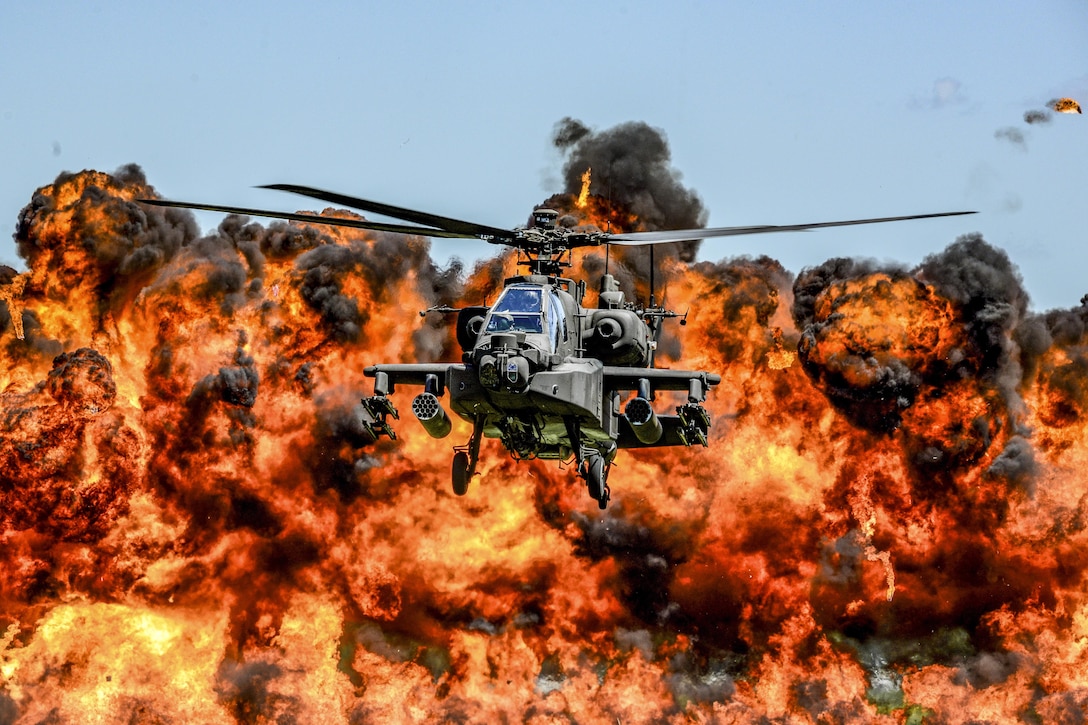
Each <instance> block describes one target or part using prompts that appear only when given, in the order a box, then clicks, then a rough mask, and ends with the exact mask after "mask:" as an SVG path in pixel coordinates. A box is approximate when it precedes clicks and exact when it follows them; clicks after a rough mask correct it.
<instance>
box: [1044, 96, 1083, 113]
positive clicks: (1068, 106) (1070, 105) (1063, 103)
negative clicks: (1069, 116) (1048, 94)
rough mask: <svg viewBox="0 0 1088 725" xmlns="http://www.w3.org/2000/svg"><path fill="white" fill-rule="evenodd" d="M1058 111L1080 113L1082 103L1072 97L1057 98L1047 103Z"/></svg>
mask: <svg viewBox="0 0 1088 725" xmlns="http://www.w3.org/2000/svg"><path fill="white" fill-rule="evenodd" d="M1047 105H1048V106H1050V107H1051V108H1053V109H1054V110H1055V111H1057V112H1058V113H1080V112H1081V111H1080V104H1079V103H1077V102H1076V101H1075V100H1073V99H1072V98H1057V99H1055V100H1053V101H1051V102H1050V103H1048V104H1047Z"/></svg>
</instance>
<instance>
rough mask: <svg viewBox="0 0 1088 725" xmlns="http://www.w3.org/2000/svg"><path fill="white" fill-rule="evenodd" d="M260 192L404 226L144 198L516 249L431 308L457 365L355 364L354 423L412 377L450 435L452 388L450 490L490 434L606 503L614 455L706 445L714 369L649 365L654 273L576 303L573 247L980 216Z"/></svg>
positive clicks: (376, 434)
mask: <svg viewBox="0 0 1088 725" xmlns="http://www.w3.org/2000/svg"><path fill="white" fill-rule="evenodd" d="M259 188H265V189H274V190H279V191H286V192H291V193H294V194H299V195H302V196H306V197H310V198H312V199H317V200H320V201H324V202H326V203H329V204H335V205H339V206H344V207H348V208H352V209H358V210H361V211H365V212H370V213H373V214H378V215H381V216H385V217H391V218H393V219H397V220H400V221H399V222H398V223H385V222H373V221H369V220H363V219H340V218H331V217H324V216H318V215H316V214H307V213H286V212H277V211H268V210H263V209H249V208H243V207H233V206H222V205H216V204H200V203H193V202H182V201H169V200H165V199H141V200H140V201H141V202H143V203H147V204H153V205H156V206H167V207H181V208H189V209H198V210H203V211H212V212H223V213H228V214H245V215H248V216H260V217H272V218H277V219H287V220H291V221H299V222H306V223H309V224H323V225H330V226H344V227H354V228H358V229H367V230H373V231H382V232H391V233H397V234H409V235H419V236H426V237H436V238H455V239H456V238H477V239H482V240H484V241H486V242H489V243H492V244H500V245H506V246H509V247H512V248H514V249H515V250H517V253H518V265H519V266H522V267H525V272H526V274H521V275H517V276H514V277H510V278H508V279H506V280H505V282H504V284H503V288H502V290H501V292H500V293H499V295H498V297H497V298H496V299H495V301H494V303H493V304H491V305H490V306H469V307H464V308H459V309H458V308H448V307H442V308H432V309H433V310H436V311H439V312H445V313H453V312H456V313H457V322H456V338H457V342H458V344H459V345H460V347H461V349H462V356H461V361H460V362H447V363H405V364H377V365H371V366H368V367H366V368H365V369H364V370H363V375H364V376H366V377H368V378H373V379H374V394H373V395H371V396H368V397H365V398H363V399H362V400H361V401H360V403H361V405H360V406H359V408H358V411H359V415H360V417H361V419H362V420H361V422H362V424H363V428H364V430H365V431H366V432H367V433H368V435H369V437H370V439H371V441H372V442H373V441H376V440H378V439H379V438H380V437H381V436H387V437H389V438H390V439H395V438H396V432H395V430H394V429H393V427H392V425H391V424H390V422H389V420H390V418H392V419H399V418H400V414H399V412H398V410H397V409H396V407H395V406H394V405H393V402H392V401H391V400H390V397H389V396H390V395H391V394H392V393H393V392H394V390H395V388H396V386H397V385H412V386H420V387H422V389H423V390H422V392H420V393H419V394H418V395H417V396H416V397H415V399H414V400H413V401H412V413H413V414H414V415H415V417H416V418H417V419H418V420H419V422H420V423H421V424H422V426H423V428H424V429H425V430H426V431H427V433H428V434H429V435H431V436H432V437H434V438H439V439H440V438H445V437H446V436H448V435H449V434H450V432H451V430H452V423H451V420H450V416H449V414H448V413H447V412H446V410H445V408H444V407H443V405H442V401H441V399H442V398H443V397H444V396H445V394H446V393H449V405H450V408H451V409H452V410H453V412H454V413H455V414H457V415H458V416H459V417H461V418H462V419H464V420H465V421H467V422H468V423H470V424H471V425H472V433H471V434H470V436H469V439H468V441H467V442H466V443H465V444H463V445H455V446H454V447H453V451H454V455H453V462H452V472H451V476H452V482H453V491H454V493H456V494H457V495H464V494H465V493H466V492H467V490H468V486H469V482H470V481H471V480H472V478H473V477H474V476H475V475H476V467H477V464H478V462H479V455H480V445H481V443H482V440H483V439H484V438H492V439H494V438H497V439H499V440H500V442H501V443H502V445H503V446H504V447H505V448H506V450H507V451H508V452H509V453H510V455H511V456H512V457H514V458H515V459H517V460H523V459H532V458H540V459H550V460H556V461H560V462H564V461H566V462H569V461H572V460H573V462H574V463H575V466H576V470H577V472H578V475H579V476H580V477H581V478H582V479H583V480H584V482H585V484H586V487H587V488H588V492H589V495H590V496H591V497H592V498H593V499H595V500H596V501H597V503H598V506H599V507H600V508H601V509H604V508H606V506H607V504H608V501H609V500H610V499H611V489H610V488H609V485H608V474H609V471H610V469H611V467H612V464H613V462H614V461H615V459H616V456H617V454H618V452H619V450H621V449H624V448H656V447H662V446H693V445H696V444H698V445H701V446H707V445H708V436H709V430H710V425H711V418H710V415H709V413H708V412H707V410H706V408H704V407H703V403H704V402H705V401H706V396H707V393H708V392H709V391H710V389H711V388H712V387H713V386H715V385H717V384H719V383H720V382H721V376H720V375H717V374H715V373H712V372H707V371H701V370H673V369H663V368H657V367H655V365H654V351H655V349H656V346H657V341H658V336H659V334H660V332H661V329H662V323H663V321H664V320H666V319H670V318H676V317H681V318H683V317H684V316H683V315H679V314H678V313H675V312H672V311H669V310H667V309H665V308H664V307H663V306H659V305H657V304H656V300H655V299H654V296H653V289H652V287H653V285H652V282H651V293H650V301H649V305H645V306H643V305H640V304H637V303H634V302H631V301H628V300H626V299H625V296H624V293H623V292H622V291H621V290H620V289H619V286H618V285H617V284H616V281H615V279H614V277H613V276H612V275H610V274H607V270H606V273H605V274H604V275H603V276H602V278H601V286H600V294H599V296H598V305H597V308H596V309H587V308H586V307H583V300H584V297H585V294H586V284H585V282H584V281H575V280H572V279H569V278H566V277H563V276H561V273H562V270H563V269H564V268H566V267H570V266H571V261H570V259H571V252H572V250H574V249H578V248H584V247H599V246H602V245H646V244H648V245H654V244H663V243H675V242H685V241H696V240H700V239H705V238H708V237H723V236H738V235H746V234H764V233H771V232H788V231H804V230H809V229H820V228H826V227H840V226H851V225H856V224H877V223H884V222H895V221H906V220H911V219H927V218H933V217H944V216H958V215H963V214H974V213H975V212H970V211H962V212H942V213H936V214H915V215H910V216H896V217H882V218H874V219H854V220H848V221H835V222H817V223H813V224H793V225H762V226H740V227H716V228H708V229H679V230H668V231H651V232H631V233H612V232H608V231H600V230H598V229H596V228H585V227H578V226H575V225H573V224H571V223H568V222H569V220H567V219H561V218H560V215H559V212H557V211H556V210H554V209H548V208H537V209H536V210H534V212H533V214H532V216H531V218H530V223H529V224H528V225H527V226H525V227H518V228H514V229H502V228H500V227H492V226H487V225H483V224H477V223H475V222H468V221H463V220H460V219H453V218H450V217H444V216H439V215H437V214H431V213H428V212H420V211H414V210H411V209H406V208H403V207H398V206H393V205H390V204H384V203H380V202H374V201H368V200H366V199H360V198H358V197H354V196H348V195H345V194H339V193H335V192H329V191H323V190H321V189H315V188H312V187H307V186H298V185H294V184H270V185H266V186H262V187H259ZM401 222H407V223H401ZM606 249H607V247H606ZM651 249H652V247H651ZM651 268H652V264H651ZM683 322H684V319H681V323H683ZM661 391H678V392H679V393H681V396H680V398H681V399H683V396H682V394H683V393H684V392H686V393H687V397H686V402H683V403H681V404H680V405H677V406H676V407H675V414H665V413H659V412H658V411H656V410H655V409H654V406H653V405H652V403H653V401H654V400H655V397H656V393H658V392H661ZM632 393H633V395H632ZM625 398H626V402H624V399H625Z"/></svg>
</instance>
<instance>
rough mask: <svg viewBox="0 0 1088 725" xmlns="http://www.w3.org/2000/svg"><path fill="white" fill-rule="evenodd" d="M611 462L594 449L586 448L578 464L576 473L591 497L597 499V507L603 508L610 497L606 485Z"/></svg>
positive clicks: (610, 491) (610, 492) (609, 490)
mask: <svg viewBox="0 0 1088 725" xmlns="http://www.w3.org/2000/svg"><path fill="white" fill-rule="evenodd" d="M611 467H612V464H611V463H609V462H608V461H606V460H605V457H604V456H603V455H601V453H600V452H599V451H597V450H595V449H592V448H590V449H588V450H587V451H586V452H585V454H584V456H583V457H582V462H581V463H579V464H578V473H579V475H581V477H582V478H583V479H585V482H586V487H587V488H589V495H590V497H591V498H594V499H596V500H597V507H598V508H600V509H602V510H603V509H605V508H606V507H607V506H608V502H609V500H610V499H611V498H612V489H610V488H609V487H608V469H610V468H611Z"/></svg>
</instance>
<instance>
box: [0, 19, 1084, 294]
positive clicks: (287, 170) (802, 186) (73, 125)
mask: <svg viewBox="0 0 1088 725" xmlns="http://www.w3.org/2000/svg"><path fill="white" fill-rule="evenodd" d="M0 27H3V28H4V29H5V33H4V39H3V41H2V43H0V165H2V169H3V173H2V174H0V263H6V264H10V265H12V266H15V267H17V268H22V263H21V260H19V259H18V257H17V255H16V253H15V248H14V244H13V243H12V242H11V241H10V240H11V234H12V233H13V232H14V229H15V223H16V220H17V217H18V213H19V210H20V209H21V208H22V207H23V206H24V205H25V204H27V203H28V202H29V201H30V199H31V196H32V194H33V192H34V190H35V189H36V188H38V187H39V186H42V185H45V184H47V183H49V182H51V181H52V180H53V179H54V178H55V177H56V175H57V174H58V173H59V172H60V171H62V170H69V171H78V170H81V169H85V168H93V169H98V170H101V171H112V170H114V169H116V168H117V167H119V166H121V165H123V164H126V163H130V162H135V163H138V164H140V165H141V166H142V167H143V168H144V171H145V172H146V174H147V176H148V179H149V181H150V182H151V183H152V184H153V185H154V186H155V187H156V188H157V190H158V191H159V193H160V194H162V195H163V196H165V197H167V198H175V199H184V200H194V201H207V202H212V203H221V204H235V205H242V206H260V207H266V208H276V209H282V210H285V211H293V210H296V209H300V208H312V205H309V204H308V203H307V202H306V201H305V200H303V199H298V200H296V199H294V198H292V197H290V196H288V195H285V194H282V193H280V192H274V191H267V190H259V189H253V188H252V187H253V186H254V185H256V184H265V183H275V182H290V183H298V184H308V185H312V186H318V187H321V188H327V189H333V190H337V191H342V192H345V193H348V194H354V195H358V196H362V197H365V198H372V199H377V200H381V201H386V202H389V203H392V204H397V205H401V206H408V207H412V208H418V209H424V210H428V211H433V212H435V213H439V214H443V215H447V216H455V217H460V218H466V219H470V220H473V221H479V222H481V223H485V224H491V225H496V226H514V225H517V224H521V223H523V222H524V221H525V219H526V217H527V215H528V212H529V211H530V210H531V209H532V207H533V205H534V204H536V203H538V202H540V201H542V200H543V199H544V198H546V197H547V196H548V195H550V194H551V193H552V192H554V191H558V190H560V184H559V175H560V170H561V161H562V160H561V158H560V157H559V156H558V154H557V153H556V152H555V151H554V150H553V149H552V147H551V143H550V137H551V133H552V129H553V128H554V125H555V123H556V122H557V121H558V120H559V119H561V118H563V117H564V116H572V117H574V118H577V119H580V120H581V121H583V122H584V123H586V124H587V125H589V126H591V127H593V128H595V129H598V130H602V129H605V128H608V127H610V126H613V125H615V124H617V123H622V122H625V121H645V122H646V123H648V124H650V125H652V126H655V127H658V128H660V129H662V130H664V132H665V133H666V134H667V136H668V138H669V141H670V144H671V148H672V153H673V163H674V166H675V167H676V169H677V170H679V171H680V172H681V173H682V174H683V180H684V183H685V184H686V185H688V186H690V187H692V188H694V189H695V190H696V191H697V192H698V193H699V195H700V196H701V198H702V199H703V202H704V203H705V205H706V206H707V208H708V209H709V210H710V220H709V225H710V226H726V225H738V224H791V223H802V222H815V221H824V220H834V219H848V218H855V217H869V216H889V215H899V214H913V213H925V212H934V211H946V210H960V209H977V210H978V211H979V212H981V213H980V214H979V215H977V216H974V217H965V218H952V219H947V220H934V221H920V222H909V223H904V224H898V225H882V226H878V227H854V228H846V229H839V230H823V231H817V232H809V233H805V234H790V235H768V236H758V237H738V238H731V239H723V240H718V241H708V242H705V243H704V245H703V251H702V257H703V258H705V259H712V260H717V259H721V258H725V257H731V256H736V255H741V254H760V253H767V254H770V255H771V256H774V257H776V258H778V259H779V260H781V261H782V263H783V264H784V265H785V266H786V268H787V269H790V270H791V271H793V272H795V273H796V272H799V271H800V270H801V269H802V268H803V267H805V266H811V265H815V264H819V263H821V262H823V261H824V260H826V259H828V258H830V257H834V256H866V257H874V258H876V259H880V260H895V261H899V262H903V263H905V264H907V265H914V264H916V263H918V262H920V261H921V260H922V258H923V257H924V256H925V255H926V254H929V253H932V252H936V251H939V250H941V249H943V248H944V247H945V246H946V245H947V244H949V243H950V242H952V241H953V240H954V239H955V238H956V237H957V236H958V235H960V234H963V233H967V232H976V231H977V232H981V233H982V234H983V235H984V237H985V238H986V239H987V240H988V241H990V242H991V243H992V244H994V245H996V246H999V247H1001V248H1002V249H1005V250H1006V251H1007V252H1008V254H1009V256H1010V257H1011V258H1012V260H1013V261H1014V262H1015V263H1016V264H1017V265H1018V266H1019V268H1020V270H1021V273H1022V274H1023V276H1024V279H1025V287H1026V288H1027V290H1028V292H1029V294H1030V295H1031V297H1032V300H1033V307H1034V309H1036V310H1039V311H1042V310H1044V309H1048V308H1051V307H1070V306H1074V305H1076V304H1078V302H1079V300H1080V298H1081V296H1082V295H1084V294H1086V293H1088V275H1085V270H1086V269H1088V245H1086V244H1085V236H1086V233H1085V221H1086V219H1085V217H1086V212H1085V209H1086V208H1088V204H1086V202H1085V192H1086V190H1088V119H1086V118H1085V117H1084V116H1075V115H1057V114H1055V115H1054V116H1053V118H1052V120H1051V121H1050V123H1047V124H1033V125H1028V124H1026V123H1025V122H1024V119H1023V115H1024V113H1025V112H1026V111H1029V110H1033V109H1041V108H1044V104H1045V103H1046V102H1047V101H1048V100H1050V99H1052V98H1055V97H1058V96H1072V97H1074V98H1077V99H1078V100H1079V101H1080V102H1081V104H1082V105H1086V106H1088V42H1086V40H1088V3H1086V2H1084V0H1040V1H1039V2H1034V3H1028V2H1016V3H1011V2H990V1H985V2H983V1H981V0H970V1H965V2H956V3H948V2H928V1H919V2H910V3H907V2H871V1H870V2H827V3H811V2H775V3H725V2H705V3H700V2H684V1H683V0H678V1H677V2H672V3H648V2H626V3H620V2H616V3H590V2H583V3H573V2H549V3H539V4H532V5H530V4H520V3H503V2H461V3H454V2H449V3H437V2H436V3H424V2H397V3H379V2H369V3H350V2H344V3H329V2H313V3H306V4H303V3H246V2H238V3H229V4H228V3H210V2H208V3H204V2H191V3H184V4H183V3H162V2H139V3H137V2H112V3H97V4H95V3H86V2H36V3H18V4H16V3H4V5H3V7H2V8H0ZM1007 129H1014V130H1015V131H1018V132H1019V133H1020V135H1021V136H1022V142H1015V141H1014V140H1012V138H1014V137H1015V134H1010V133H1007V132H1003V131H1004V130H1007ZM999 131H1001V132H1003V133H998V132H999ZM199 219H200V221H201V224H202V226H203V227H204V228H205V229H206V230H210V229H212V228H214V225H215V224H216V223H217V221H218V218H217V217H216V216H214V215H201V216H200V217H199ZM491 251H492V250H491V249H490V248H488V247H487V246H486V245H484V244H482V243H480V244H475V243H472V242H460V241H458V242H449V241H435V242H434V243H433V245H432V254H433V256H434V258H435V259H436V260H437V261H439V262H440V263H444V262H445V261H446V260H447V259H448V257H449V256H450V255H457V256H460V257H462V258H464V259H468V260H472V259H475V258H476V257H478V256H480V255H484V254H488V253H490V252H491Z"/></svg>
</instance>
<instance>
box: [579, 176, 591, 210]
mask: <svg viewBox="0 0 1088 725" xmlns="http://www.w3.org/2000/svg"><path fill="white" fill-rule="evenodd" d="M592 171H593V170H592V169H586V172H585V173H584V174H582V190H581V191H580V192H578V201H577V202H576V206H577V207H578V208H579V209H585V208H586V204H587V203H588V201H589V179H590V173H591V172H592Z"/></svg>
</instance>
